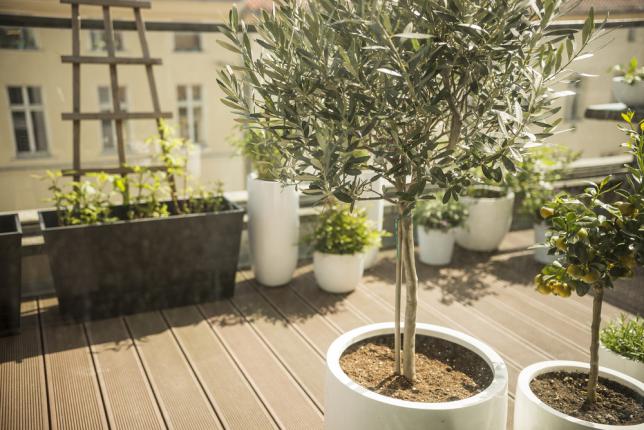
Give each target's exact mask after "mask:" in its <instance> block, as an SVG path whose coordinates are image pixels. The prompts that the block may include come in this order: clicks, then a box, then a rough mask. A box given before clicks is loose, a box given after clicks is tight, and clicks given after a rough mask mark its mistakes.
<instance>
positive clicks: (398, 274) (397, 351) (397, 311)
mask: <svg viewBox="0 0 644 430" xmlns="http://www.w3.org/2000/svg"><path fill="white" fill-rule="evenodd" d="M401 214H402V213H401V212H399V213H398V218H396V300H395V303H394V325H395V328H394V373H395V374H396V375H400V296H401V290H402V277H403V270H402V269H403V267H402V243H403V233H402V219H401Z"/></svg>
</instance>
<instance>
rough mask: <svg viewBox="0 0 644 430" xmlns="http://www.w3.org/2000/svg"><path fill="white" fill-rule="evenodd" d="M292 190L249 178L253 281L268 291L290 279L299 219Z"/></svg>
mask: <svg viewBox="0 0 644 430" xmlns="http://www.w3.org/2000/svg"><path fill="white" fill-rule="evenodd" d="M298 208H299V196H298V193H297V190H296V189H295V186H292V185H289V186H282V184H280V183H279V182H273V181H264V180H261V179H257V178H255V177H254V176H253V175H250V176H249V177H248V206H247V212H248V242H249V247H250V258H251V265H252V268H253V273H254V274H255V279H257V281H258V282H259V283H260V284H262V285H266V286H268V287H274V286H279V285H284V284H286V283H288V282H290V281H291V279H293V272H294V271H295V267H296V266H297V258H298V237H299V229H300V217H299V214H298Z"/></svg>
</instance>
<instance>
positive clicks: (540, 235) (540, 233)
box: [534, 221, 557, 264]
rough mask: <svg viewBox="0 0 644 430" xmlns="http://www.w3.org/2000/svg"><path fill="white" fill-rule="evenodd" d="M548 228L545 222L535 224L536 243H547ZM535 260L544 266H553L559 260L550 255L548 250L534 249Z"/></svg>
mask: <svg viewBox="0 0 644 430" xmlns="http://www.w3.org/2000/svg"><path fill="white" fill-rule="evenodd" d="M547 231H548V226H547V225H546V223H545V222H543V221H542V222H539V223H535V224H534V243H535V244H537V243H545V241H546V232H547ZM534 259H535V260H537V261H538V262H539V263H542V264H551V263H554V261H555V260H556V259H557V257H556V256H554V255H549V254H548V248H541V247H539V248H534Z"/></svg>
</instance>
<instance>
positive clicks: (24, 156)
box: [14, 151, 51, 161]
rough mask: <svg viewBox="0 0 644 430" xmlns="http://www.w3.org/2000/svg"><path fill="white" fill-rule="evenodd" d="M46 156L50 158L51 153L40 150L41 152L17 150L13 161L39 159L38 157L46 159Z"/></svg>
mask: <svg viewBox="0 0 644 430" xmlns="http://www.w3.org/2000/svg"><path fill="white" fill-rule="evenodd" d="M46 158H51V153H50V152H49V151H41V152H19V153H17V154H16V156H15V157H14V160H15V161H21V160H40V159H46Z"/></svg>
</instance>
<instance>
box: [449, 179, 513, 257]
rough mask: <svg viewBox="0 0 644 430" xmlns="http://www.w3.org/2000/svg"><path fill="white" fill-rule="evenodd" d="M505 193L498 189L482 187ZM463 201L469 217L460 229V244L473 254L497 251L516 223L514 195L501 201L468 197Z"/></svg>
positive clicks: (506, 196) (507, 196) (457, 233)
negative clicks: (513, 209)
mask: <svg viewBox="0 0 644 430" xmlns="http://www.w3.org/2000/svg"><path fill="white" fill-rule="evenodd" d="M480 188H484V189H490V190H494V191H502V189H501V188H498V187H480ZM461 201H462V202H463V204H464V205H465V206H466V207H467V210H468V211H469V215H468V217H467V220H466V221H465V224H464V226H463V227H460V228H458V229H457V230H456V243H458V244H459V245H460V246H462V247H463V248H465V249H469V250H471V251H494V250H495V249H497V248H498V247H499V245H500V244H501V241H502V240H503V238H504V237H505V235H506V234H507V232H508V231H510V225H511V224H512V207H513V204H514V193H513V192H512V191H510V192H508V194H507V195H505V196H503V197H498V198H473V197H468V196H464V197H461Z"/></svg>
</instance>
